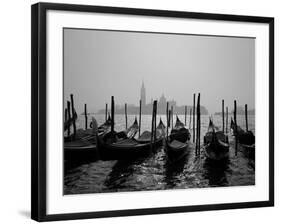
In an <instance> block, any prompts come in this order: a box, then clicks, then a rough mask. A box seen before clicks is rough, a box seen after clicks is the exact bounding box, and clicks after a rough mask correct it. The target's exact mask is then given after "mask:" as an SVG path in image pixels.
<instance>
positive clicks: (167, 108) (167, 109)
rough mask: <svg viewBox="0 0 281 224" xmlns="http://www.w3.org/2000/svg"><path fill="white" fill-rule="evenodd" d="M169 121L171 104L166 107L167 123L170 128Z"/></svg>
mask: <svg viewBox="0 0 281 224" xmlns="http://www.w3.org/2000/svg"><path fill="white" fill-rule="evenodd" d="M168 120H169V102H167V105H166V122H167V126H170V124H169V122H168Z"/></svg>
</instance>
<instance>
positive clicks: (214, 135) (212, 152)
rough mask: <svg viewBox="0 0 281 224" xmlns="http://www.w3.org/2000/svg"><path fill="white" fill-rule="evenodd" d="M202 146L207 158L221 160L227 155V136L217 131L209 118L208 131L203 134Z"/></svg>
mask: <svg viewBox="0 0 281 224" xmlns="http://www.w3.org/2000/svg"><path fill="white" fill-rule="evenodd" d="M204 147H205V154H206V156H207V158H209V159H211V160H223V159H227V158H228V156H229V142H228V136H226V135H225V134H224V133H223V132H222V131H219V130H218V128H217V127H215V125H214V124H213V121H212V120H211V119H210V121H209V127H208V131H207V133H206V135H205V136H204Z"/></svg>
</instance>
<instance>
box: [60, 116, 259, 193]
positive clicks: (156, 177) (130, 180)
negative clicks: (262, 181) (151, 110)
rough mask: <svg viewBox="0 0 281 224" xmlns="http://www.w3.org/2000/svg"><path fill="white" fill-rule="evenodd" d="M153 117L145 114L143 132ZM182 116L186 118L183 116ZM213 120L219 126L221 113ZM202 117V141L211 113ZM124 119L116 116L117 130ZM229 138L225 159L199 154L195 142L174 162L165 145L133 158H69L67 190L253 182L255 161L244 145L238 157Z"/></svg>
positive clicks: (240, 121) (100, 118)
mask: <svg viewBox="0 0 281 224" xmlns="http://www.w3.org/2000/svg"><path fill="white" fill-rule="evenodd" d="M95 117H96V118H97V120H98V122H99V124H101V123H102V122H103V119H104V116H103V115H98V116H95ZM150 119H151V117H150V116H146V115H144V116H143V117H142V131H144V130H149V129H150V123H151V122H150ZM159 119H160V118H159V116H158V120H159ZM181 119H182V120H183V121H184V118H183V116H182V117H181ZM213 119H214V121H215V124H216V125H217V126H220V125H221V121H220V120H221V118H220V116H215V117H214V118H213ZM243 119H244V118H243V116H238V124H239V125H240V126H242V128H244V125H245V122H244V121H243ZM128 120H129V124H130V123H132V122H133V121H134V116H129V119H128ZM162 120H165V116H162ZM201 120H202V127H201V132H202V133H201V136H202V138H201V141H202V139H203V135H204V134H205V133H206V130H207V125H208V116H202V118H201ZM122 121H123V116H117V118H116V129H117V130H122V129H123V128H124V123H122ZM80 124H81V125H80ZM83 124H84V123H83V119H82V118H81V119H80V120H79V122H78V126H79V125H80V127H83ZM229 124H230V122H229ZM249 129H250V130H253V131H254V116H249ZM191 133H192V131H191ZM191 139H192V138H191ZM229 141H230V156H229V159H228V160H226V161H223V162H213V161H210V160H208V159H206V158H205V155H204V150H203V148H202V149H201V155H200V156H199V157H196V156H195V155H194V152H195V150H194V145H193V144H191V147H190V148H189V150H190V153H189V155H187V156H186V157H185V158H183V159H182V160H180V161H178V162H176V163H174V164H170V163H169V162H168V160H167V158H166V155H165V152H164V148H163V147H162V148H159V149H158V150H157V153H155V154H152V155H150V156H148V157H146V158H140V159H137V160H133V161H101V160H98V161H94V160H91V158H90V159H87V160H83V161H79V162H78V163H73V162H72V161H71V162H69V161H66V162H65V177H64V193H65V194H81V193H101V192H116V191H139V190H157V189H162V190H164V189H183V188H198V187H219V186H242V185H244V186H245V185H254V184H255V162H254V161H253V160H250V159H248V157H246V156H245V154H244V153H243V152H242V150H243V149H242V148H239V151H238V155H237V156H235V149H234V138H233V137H232V136H231V135H230V134H229ZM67 164H68V165H67Z"/></svg>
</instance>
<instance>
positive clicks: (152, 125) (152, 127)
mask: <svg viewBox="0 0 281 224" xmlns="http://www.w3.org/2000/svg"><path fill="white" fill-rule="evenodd" d="M154 108H155V104H154V102H153V108H152V121H151V139H150V148H151V149H152V143H153V133H154Z"/></svg>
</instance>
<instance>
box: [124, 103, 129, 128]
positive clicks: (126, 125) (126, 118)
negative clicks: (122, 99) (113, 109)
mask: <svg viewBox="0 0 281 224" xmlns="http://www.w3.org/2000/svg"><path fill="white" fill-rule="evenodd" d="M125 127H126V130H127V129H128V115H127V104H126V103H125Z"/></svg>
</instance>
